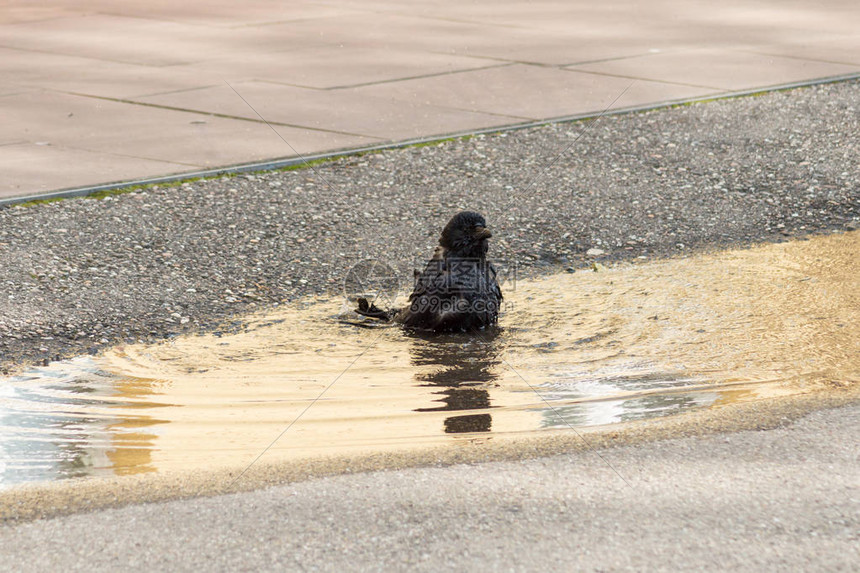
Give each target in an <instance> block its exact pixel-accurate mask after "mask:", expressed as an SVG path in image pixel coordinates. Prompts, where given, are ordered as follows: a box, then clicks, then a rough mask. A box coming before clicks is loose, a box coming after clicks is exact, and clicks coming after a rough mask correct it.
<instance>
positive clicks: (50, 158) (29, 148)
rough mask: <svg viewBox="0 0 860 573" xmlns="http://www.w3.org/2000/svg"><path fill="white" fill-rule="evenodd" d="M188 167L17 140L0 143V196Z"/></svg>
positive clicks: (169, 171) (152, 174)
mask: <svg viewBox="0 0 860 573" xmlns="http://www.w3.org/2000/svg"><path fill="white" fill-rule="evenodd" d="M40 143H42V142H40ZM187 170H188V166H187V165H182V164H179V163H171V162H168V161H156V160H151V159H142V158H139V157H125V156H122V155H115V154H111V153H104V152H92V151H87V150H84V149H76V148H70V147H64V146H61V145H55V144H47V143H45V144H42V145H39V144H35V143H31V142H19V143H15V144H11V145H3V146H0V172H2V173H3V177H2V179H0V197H2V196H8V197H14V196H15V195H21V194H23V193H34V192H48V191H53V190H55V189H63V188H66V187H78V186H84V185H88V184H90V183H92V181H94V180H95V181H105V182H107V181H122V180H127V179H131V178H140V177H154V176H158V175H165V174H168V173H180V172H182V171H187Z"/></svg>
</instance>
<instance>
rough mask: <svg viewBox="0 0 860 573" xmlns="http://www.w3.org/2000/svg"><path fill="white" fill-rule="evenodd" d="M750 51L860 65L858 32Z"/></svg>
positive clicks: (760, 47)
mask: <svg viewBox="0 0 860 573" xmlns="http://www.w3.org/2000/svg"><path fill="white" fill-rule="evenodd" d="M751 51H754V52H758V53H760V54H769V55H772V56H785V57H789V58H802V59H805V60H819V61H822V62H831V63H835V64H847V65H850V66H852V67H855V68H856V67H857V66H860V34H850V35H840V36H827V37H823V38H806V39H802V40H798V41H793V42H789V43H782V44H771V45H767V46H757V47H756V48H753V49H751Z"/></svg>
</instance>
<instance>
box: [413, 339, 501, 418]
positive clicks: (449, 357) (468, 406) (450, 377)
mask: <svg viewBox="0 0 860 573" xmlns="http://www.w3.org/2000/svg"><path fill="white" fill-rule="evenodd" d="M407 335H408V336H409V337H410V338H412V342H413V344H412V348H411V349H410V353H411V355H412V364H413V365H414V366H416V367H417V373H416V374H415V379H416V380H417V381H418V383H419V385H420V386H424V387H431V388H438V389H439V390H438V391H436V392H434V394H436V395H438V396H439V398H438V399H437V400H436V401H437V402H441V403H442V404H441V405H440V406H437V407H435V408H417V409H416V410H415V411H416V412H458V413H460V412H464V411H469V410H480V411H481V413H480V414H459V415H456V416H451V417H449V418H446V419H445V422H444V429H445V433H447V434H460V433H466V432H489V431H490V430H491V429H492V425H493V418H492V416H491V415H490V413H489V412H488V410H489V409H490V408H492V407H493V406H492V405H491V401H490V393H489V390H488V388H489V387H490V386H492V385H493V382H494V381H495V380H496V379H497V378H498V369H499V363H500V360H499V358H498V351H499V349H498V344H497V338H498V335H499V329H498V328H492V329H487V330H482V331H481V332H480V333H478V334H466V333H464V334H459V333H458V334H444V335H439V334H426V333H421V332H409V333H408V334H407Z"/></svg>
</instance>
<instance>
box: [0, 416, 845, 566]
mask: <svg viewBox="0 0 860 573" xmlns="http://www.w3.org/2000/svg"><path fill="white" fill-rule="evenodd" d="M858 444H860V407H858V406H856V405H855V406H849V407H843V408H838V409H832V410H825V411H819V412H814V413H812V414H811V415H809V416H807V417H806V418H803V419H801V420H800V421H797V422H795V423H794V424H791V425H788V426H786V427H782V428H778V429H773V430H770V431H745V432H739V433H734V434H716V435H711V436H706V437H690V438H683V439H674V440H667V441H660V442H653V443H650V444H644V445H643V444H639V445H635V446H626V447H621V448H610V449H605V450H602V452H601V455H602V458H601V457H598V456H597V455H596V454H595V453H593V452H580V453H574V454H566V455H559V456H553V457H546V458H538V459H533V460H525V461H510V462H496V463H487V464H479V465H456V466H451V467H431V468H417V469H406V470H397V471H385V472H373V473H364V474H358V475H343V476H338V477H331V478H323V479H316V480H310V481H306V482H303V483H297V484H291V485H286V486H280V487H274V488H270V489H266V490H261V491H256V492H251V493H240V494H234V495H227V496H219V497H213V498H203V499H195V500H186V501H173V502H168V503H153V504H144V505H135V506H129V507H125V508H120V509H109V510H103V511H97V512H92V513H84V514H78V515H72V516H66V517H59V518H55V519H49V520H40V521H35V522H31V523H24V524H21V525H17V526H7V527H0V569H3V570H16V571H44V570H56V569H62V570H64V571H110V570H117V569H120V568H121V569H123V570H128V571H151V570H165V569H169V570H172V571H199V570H200V569H201V568H204V569H206V570H211V571H236V570H242V571H251V570H254V571H256V570H291V571H345V570H346V571H355V570H361V571H407V570H408V571H440V570H455V569H456V570H485V571H553V570H563V571H568V570H585V571H679V570H684V571H689V570H702V571H726V570H732V571H764V570H768V571H772V570H790V571H856V570H857V568H858V567H860V495H858V493H860V489H858V488H860V481H858V473H857V459H858V455H860V449H858ZM607 462H608V463H609V464H611V466H612V468H610V467H609V466H608V465H607ZM613 468H614V470H613ZM615 471H617V472H618V473H617V474H616V473H615ZM619 474H620V476H623V478H624V479H623V480H622V479H621V477H620V476H619Z"/></svg>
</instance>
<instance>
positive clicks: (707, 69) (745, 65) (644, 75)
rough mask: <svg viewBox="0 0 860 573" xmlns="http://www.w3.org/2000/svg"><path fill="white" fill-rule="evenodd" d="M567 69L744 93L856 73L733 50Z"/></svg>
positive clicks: (840, 67)
mask: <svg viewBox="0 0 860 573" xmlns="http://www.w3.org/2000/svg"><path fill="white" fill-rule="evenodd" d="M567 69H570V70H578V71H585V72H594V73H599V74H608V75H614V76H620V77H624V78H638V79H643V80H652V81H661V82H674V83H679V84H686V85H694V86H702V87H707V88H711V89H717V90H743V89H750V88H755V87H764V86H772V85H777V84H783V83H789V82H796V81H800V80H802V79H810V78H824V77H828V76H838V75H842V74H848V73H852V72H856V71H857V67H856V66H849V65H844V64H831V63H828V62H821V61H812V60H800V59H797V58H783V57H779V56H765V55H759V54H752V53H747V52H739V51H733V50H689V51H681V52H671V53H666V54H650V55H647V56H638V57H633V58H624V59H619V60H612V61H607V62H598V63H594V64H583V65H577V66H570V67H568V68H567Z"/></svg>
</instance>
